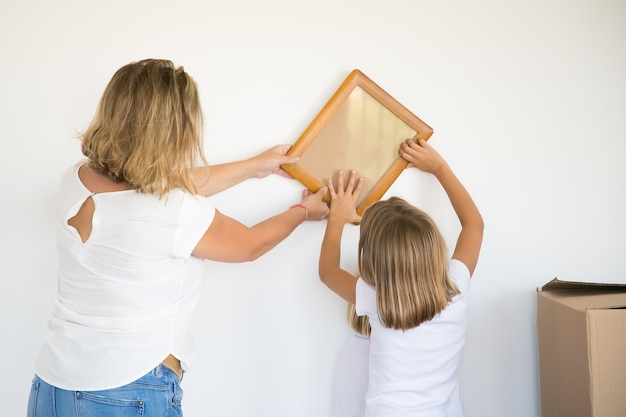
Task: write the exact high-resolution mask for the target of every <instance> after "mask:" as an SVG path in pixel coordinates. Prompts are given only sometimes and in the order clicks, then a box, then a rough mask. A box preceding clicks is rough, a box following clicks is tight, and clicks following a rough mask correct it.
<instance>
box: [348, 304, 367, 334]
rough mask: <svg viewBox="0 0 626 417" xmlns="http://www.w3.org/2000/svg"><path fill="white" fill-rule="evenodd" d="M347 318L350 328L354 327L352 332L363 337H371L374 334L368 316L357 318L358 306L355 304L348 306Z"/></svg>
mask: <svg viewBox="0 0 626 417" xmlns="http://www.w3.org/2000/svg"><path fill="white" fill-rule="evenodd" d="M346 316H347V317H348V323H349V324H350V327H352V330H354V331H355V332H357V333H359V334H362V335H363V336H369V335H370V334H371V333H372V327H371V326H370V321H369V318H368V317H367V316H357V315H356V306H355V305H354V304H352V303H350V304H348V309H347V310H346Z"/></svg>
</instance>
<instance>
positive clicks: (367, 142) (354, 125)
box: [282, 69, 433, 215]
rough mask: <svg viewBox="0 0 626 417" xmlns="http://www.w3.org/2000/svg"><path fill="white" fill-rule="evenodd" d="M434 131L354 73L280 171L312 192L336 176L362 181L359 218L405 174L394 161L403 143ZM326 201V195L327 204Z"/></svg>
mask: <svg viewBox="0 0 626 417" xmlns="http://www.w3.org/2000/svg"><path fill="white" fill-rule="evenodd" d="M432 133H433V129H432V128H431V127H430V126H428V125H427V124H426V123H424V122H423V121H422V120H421V119H420V118H419V117H417V116H416V115H414V114H413V113H411V111H409V110H408V109H407V108H406V107H404V106H403V105H402V104H400V103H399V102H398V101H397V100H395V99H394V98H393V97H392V96H390V95H389V94H388V93H387V92H386V91H384V90H383V89H382V88H381V87H380V86H378V85H377V84H376V83H374V81H372V80H371V79H369V78H368V77H367V76H366V75H365V74H363V73H362V72H361V71H359V70H358V69H355V70H353V71H352V72H351V73H350V75H349V76H348V78H346V80H345V81H344V82H343V83H342V84H341V86H340V87H339V89H337V91H336V92H335V94H334V95H333V96H332V97H331V98H330V100H329V101H328V103H326V105H325V106H324V107H323V108H322V110H321V111H320V113H319V114H318V115H317V117H315V119H313V121H312V122H311V124H310V125H309V126H308V127H307V128H306V130H305V131H304V133H302V135H301V136H300V138H299V139H298V140H297V141H296V142H295V143H294V144H293V146H292V147H291V148H290V149H289V151H288V152H287V155H295V156H299V157H300V159H299V161H298V162H297V163H295V164H289V165H283V166H282V168H283V169H284V170H285V171H287V172H288V173H289V174H291V176H293V177H294V178H295V179H297V180H298V181H300V182H301V183H302V184H303V185H304V186H305V187H307V188H308V189H309V190H311V191H313V192H316V191H317V190H319V189H320V188H321V187H322V186H324V185H326V182H327V181H328V179H329V178H333V177H334V176H335V174H336V172H337V171H338V170H340V169H341V170H343V171H344V175H345V176H346V178H347V176H348V175H349V172H350V170H356V172H357V174H358V175H359V176H360V177H363V178H364V182H363V188H362V191H361V195H360V198H359V201H358V202H357V213H358V214H359V215H363V212H364V211H365V209H366V208H367V207H368V206H370V205H371V204H373V203H375V202H376V201H378V200H380V199H381V198H382V196H383V195H384V194H385V192H386V191H387V190H388V189H389V187H390V186H391V184H392V183H393V182H394V181H395V180H396V178H398V176H399V175H400V173H401V172H402V171H403V170H404V169H405V168H406V166H407V162H406V161H405V160H404V159H402V158H400V157H399V156H398V150H399V148H400V144H401V143H402V142H404V141H405V140H406V139H413V140H416V139H417V138H420V139H424V140H428V138H430V136H431V135H432ZM325 200H326V202H329V201H330V197H329V195H327V196H326V198H325Z"/></svg>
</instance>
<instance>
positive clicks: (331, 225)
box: [318, 171, 363, 304]
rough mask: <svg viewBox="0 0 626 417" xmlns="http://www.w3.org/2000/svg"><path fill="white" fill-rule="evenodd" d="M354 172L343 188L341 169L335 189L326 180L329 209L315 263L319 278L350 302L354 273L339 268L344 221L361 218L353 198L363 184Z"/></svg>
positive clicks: (352, 299)
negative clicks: (316, 262) (318, 257)
mask: <svg viewBox="0 0 626 417" xmlns="http://www.w3.org/2000/svg"><path fill="white" fill-rule="evenodd" d="M355 176H356V174H355V172H354V171H352V172H351V173H350V178H349V180H348V185H347V187H345V189H344V185H343V176H342V173H341V171H340V172H339V173H338V175H337V191H335V189H334V187H333V183H332V180H330V179H329V180H328V189H329V190H330V213H329V214H328V222H327V224H326V232H325V233H324V239H323V241H322V248H321V250H320V259H319V265H318V271H319V276H320V280H321V281H322V282H323V283H324V284H326V286H327V287H328V288H330V289H331V290H333V291H334V292H335V293H337V294H338V295H339V296H341V297H342V298H343V299H344V300H346V301H347V302H349V303H352V304H354V303H355V302H356V281H357V277H356V276H354V275H352V274H350V273H349V272H348V271H346V270H344V269H342V268H341V266H340V261H341V237H342V235H343V227H344V225H345V224H346V223H359V222H360V221H361V216H359V215H358V214H357V212H356V201H357V199H358V197H359V194H360V192H361V187H362V186H363V179H362V178H360V179H359V180H358V181H357V180H356V179H355ZM355 183H356V184H355Z"/></svg>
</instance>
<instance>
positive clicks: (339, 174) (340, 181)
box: [337, 170, 345, 194]
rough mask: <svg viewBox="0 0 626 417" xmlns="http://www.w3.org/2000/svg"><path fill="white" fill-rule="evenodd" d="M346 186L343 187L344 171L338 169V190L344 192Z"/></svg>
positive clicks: (340, 192)
mask: <svg viewBox="0 0 626 417" xmlns="http://www.w3.org/2000/svg"><path fill="white" fill-rule="evenodd" d="M344 190H345V188H344V187H343V171H342V170H339V171H337V192H338V193H339V194H343V192H344Z"/></svg>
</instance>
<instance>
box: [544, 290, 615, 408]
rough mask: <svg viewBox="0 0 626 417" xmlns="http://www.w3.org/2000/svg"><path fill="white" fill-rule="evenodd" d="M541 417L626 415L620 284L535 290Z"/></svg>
mask: <svg viewBox="0 0 626 417" xmlns="http://www.w3.org/2000/svg"><path fill="white" fill-rule="evenodd" d="M537 329H538V342H539V378H540V389H541V415H542V417H624V416H626V285H622V284H592V283H584V282H567V281H560V280H558V279H556V278H555V279H554V280H552V281H551V282H549V283H547V284H546V285H544V286H543V287H541V288H539V289H537Z"/></svg>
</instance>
